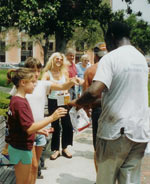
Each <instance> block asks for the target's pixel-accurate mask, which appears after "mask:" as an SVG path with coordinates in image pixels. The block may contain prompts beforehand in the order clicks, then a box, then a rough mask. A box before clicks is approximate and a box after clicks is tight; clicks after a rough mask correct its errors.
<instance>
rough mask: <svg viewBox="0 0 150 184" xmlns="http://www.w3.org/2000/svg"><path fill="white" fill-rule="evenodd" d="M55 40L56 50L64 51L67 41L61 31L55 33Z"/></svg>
mask: <svg viewBox="0 0 150 184" xmlns="http://www.w3.org/2000/svg"><path fill="white" fill-rule="evenodd" d="M55 41H56V52H62V53H64V52H65V50H66V45H67V41H66V39H65V37H64V35H63V33H61V32H57V31H56V33H55Z"/></svg>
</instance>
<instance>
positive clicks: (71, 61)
mask: <svg viewBox="0 0 150 184" xmlns="http://www.w3.org/2000/svg"><path fill="white" fill-rule="evenodd" d="M65 55H66V58H67V61H68V73H69V78H72V77H75V76H77V69H76V65H75V55H76V51H75V50H74V49H72V48H68V49H67V50H66V53H65ZM69 93H70V99H71V100H73V99H75V98H76V92H75V86H73V87H72V88H70V90H69Z"/></svg>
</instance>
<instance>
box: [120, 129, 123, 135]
mask: <svg viewBox="0 0 150 184" xmlns="http://www.w3.org/2000/svg"><path fill="white" fill-rule="evenodd" d="M120 134H121V135H123V134H124V127H122V128H120Z"/></svg>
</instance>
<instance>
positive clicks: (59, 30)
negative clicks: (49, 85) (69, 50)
mask: <svg viewBox="0 0 150 184" xmlns="http://www.w3.org/2000/svg"><path fill="white" fill-rule="evenodd" d="M120 1H124V2H126V3H127V7H128V8H127V11H129V13H132V12H131V11H130V4H131V3H132V0H120ZM138 15H140V14H138ZM123 19H124V12H123V11H122V12H121V11H120V12H117V13H113V12H112V10H111V7H110V1H109V0H94V1H93V0H55V1H54V0H51V1H49V0H42V1H41V0H20V1H18V0H1V1H0V20H1V21H0V28H1V29H3V28H9V27H17V28H19V30H20V31H25V32H26V33H28V34H29V35H30V36H36V38H37V35H40V39H39V40H40V41H41V40H43V39H44V40H45V42H44V44H42V45H43V49H44V58H45V62H46V60H47V57H48V53H47V51H48V45H49V42H48V40H49V37H50V36H52V35H55V40H56V51H61V52H64V51H65V47H66V44H67V42H68V41H69V40H70V39H72V37H73V41H75V43H76V45H77V46H78V47H79V48H81V47H82V45H83V43H84V44H85V45H86V47H85V49H87V48H91V47H92V46H93V45H95V43H97V42H98V41H100V40H101V39H102V40H103V36H104V35H105V33H106V29H107V26H108V24H109V23H110V22H111V21H113V20H121V21H123ZM98 22H99V23H98ZM141 24H142V25H143V24H144V23H143V22H139V25H141ZM99 25H100V27H101V28H99ZM138 27H139V26H138ZM140 29H141V28H138V29H136V30H135V29H134V31H135V32H136V31H138V37H137V38H139V36H140V38H141V39H140V40H139V44H138V47H142V49H143V50H144V52H145V53H146V52H147V50H148V40H149V38H148V33H149V30H147V27H146V29H145V32H143V30H142V31H141V30H140ZM142 29H143V28H142ZM134 31H133V35H134V37H133V43H134V44H135V45H137V42H138V41H136V34H134V33H135V32H134ZM142 33H143V34H144V36H143V35H142ZM137 40H138V39H137ZM143 40H144V44H145V46H144V44H143ZM145 40H146V41H145Z"/></svg>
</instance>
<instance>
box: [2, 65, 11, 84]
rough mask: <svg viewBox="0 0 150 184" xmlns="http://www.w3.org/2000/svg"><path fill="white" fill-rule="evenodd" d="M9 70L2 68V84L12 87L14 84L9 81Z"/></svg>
mask: <svg viewBox="0 0 150 184" xmlns="http://www.w3.org/2000/svg"><path fill="white" fill-rule="evenodd" d="M7 71H8V70H6V69H0V76H1V77H0V86H3V87H12V84H8V83H7Z"/></svg>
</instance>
